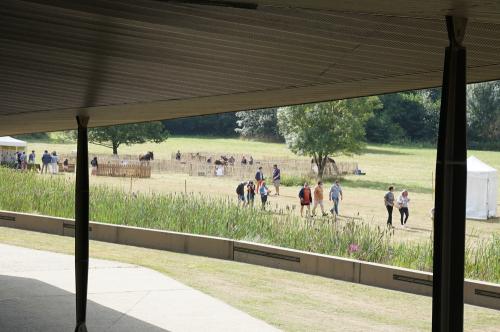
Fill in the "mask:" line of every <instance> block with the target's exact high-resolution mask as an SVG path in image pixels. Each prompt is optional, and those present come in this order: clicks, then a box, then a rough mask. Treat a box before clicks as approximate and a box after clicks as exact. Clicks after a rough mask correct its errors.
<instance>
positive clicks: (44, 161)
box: [40, 150, 52, 174]
mask: <svg viewBox="0 0 500 332" xmlns="http://www.w3.org/2000/svg"><path fill="white" fill-rule="evenodd" d="M51 161H52V157H51V156H50V154H49V152H48V151H47V150H45V151H44V152H43V155H42V170H41V172H40V173H43V172H44V171H45V174H47V171H48V170H49V164H50V162H51Z"/></svg>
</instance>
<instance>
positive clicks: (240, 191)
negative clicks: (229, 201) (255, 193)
mask: <svg viewBox="0 0 500 332" xmlns="http://www.w3.org/2000/svg"><path fill="white" fill-rule="evenodd" d="M246 185H247V183H246V182H240V184H238V186H237V187H236V195H238V206H240V203H241V206H242V207H245V186H246Z"/></svg>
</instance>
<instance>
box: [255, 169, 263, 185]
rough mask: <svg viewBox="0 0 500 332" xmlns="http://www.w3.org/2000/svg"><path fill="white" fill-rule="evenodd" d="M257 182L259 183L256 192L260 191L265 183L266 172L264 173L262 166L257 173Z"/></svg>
mask: <svg viewBox="0 0 500 332" xmlns="http://www.w3.org/2000/svg"><path fill="white" fill-rule="evenodd" d="M255 181H256V183H257V185H256V190H257V191H259V188H260V186H261V185H262V183H263V182H264V172H262V166H259V169H258V170H257V173H255Z"/></svg>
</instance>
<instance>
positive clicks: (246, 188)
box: [236, 164, 281, 210]
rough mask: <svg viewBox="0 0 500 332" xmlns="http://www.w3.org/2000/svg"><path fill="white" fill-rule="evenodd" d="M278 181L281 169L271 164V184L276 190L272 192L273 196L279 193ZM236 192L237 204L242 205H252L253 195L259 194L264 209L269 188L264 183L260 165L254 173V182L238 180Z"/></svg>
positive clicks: (269, 192)
mask: <svg viewBox="0 0 500 332" xmlns="http://www.w3.org/2000/svg"><path fill="white" fill-rule="evenodd" d="M280 181H281V170H280V169H279V168H278V165H276V164H275V165H273V185H274V189H275V191H276V193H275V194H274V195H275V196H279V194H280ZM236 194H237V195H238V205H242V206H253V204H254V200H255V195H256V194H259V195H260V200H261V203H262V209H263V210H264V209H265V208H266V203H267V198H268V196H269V194H271V190H270V189H269V188H268V187H267V185H266V180H265V177H264V172H263V171H262V166H260V167H259V168H258V170H257V172H256V173H255V183H254V181H253V180H249V181H243V182H240V183H239V184H238V186H237V187H236ZM245 194H246V195H245Z"/></svg>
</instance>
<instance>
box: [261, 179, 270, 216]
mask: <svg viewBox="0 0 500 332" xmlns="http://www.w3.org/2000/svg"><path fill="white" fill-rule="evenodd" d="M259 193H260V200H261V201H262V210H265V209H266V203H267V196H269V194H270V193H271V191H270V190H269V188H267V186H266V182H265V181H262V183H261V184H260V187H259Z"/></svg>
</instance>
